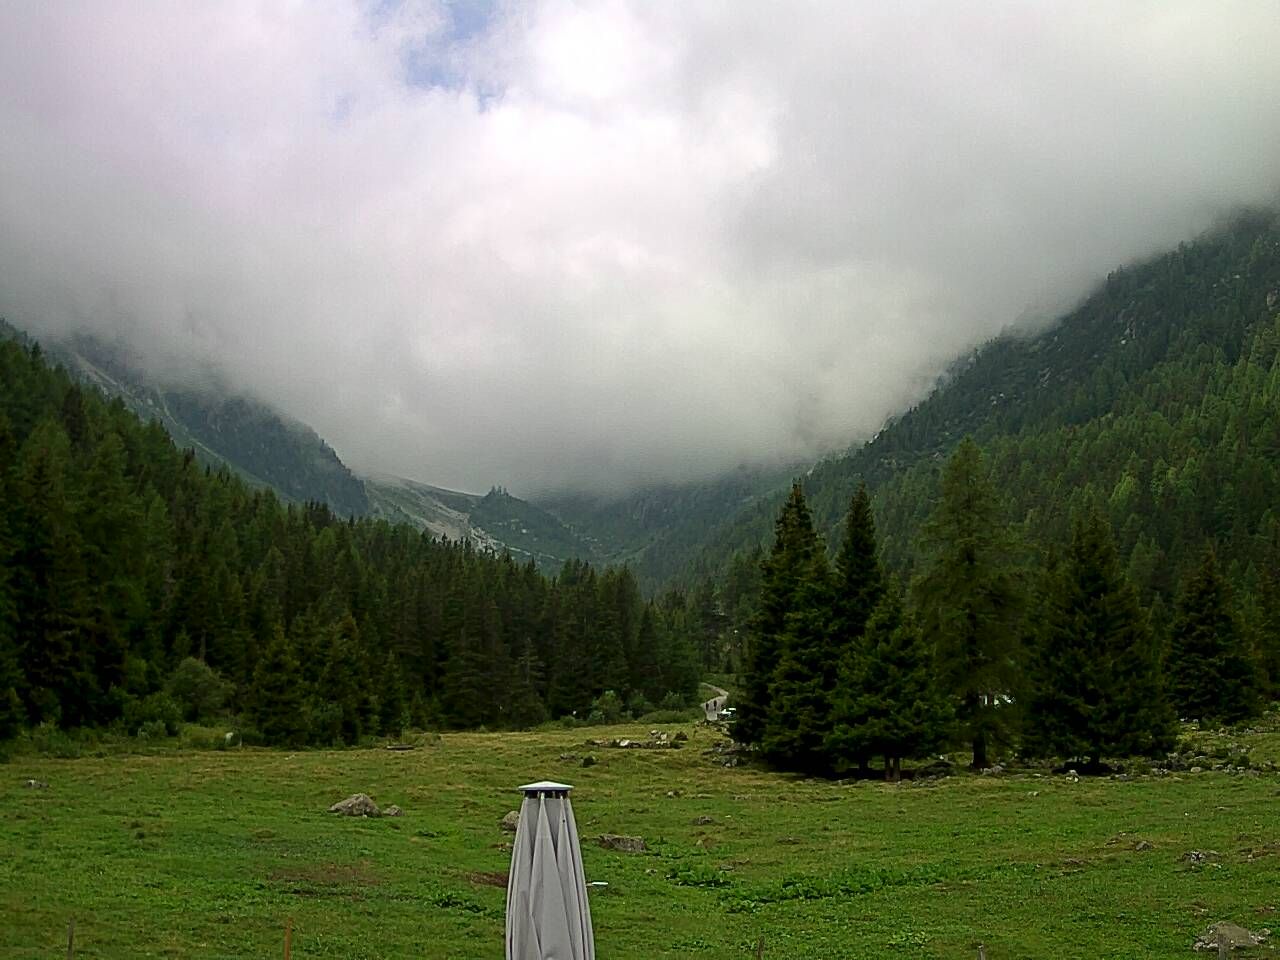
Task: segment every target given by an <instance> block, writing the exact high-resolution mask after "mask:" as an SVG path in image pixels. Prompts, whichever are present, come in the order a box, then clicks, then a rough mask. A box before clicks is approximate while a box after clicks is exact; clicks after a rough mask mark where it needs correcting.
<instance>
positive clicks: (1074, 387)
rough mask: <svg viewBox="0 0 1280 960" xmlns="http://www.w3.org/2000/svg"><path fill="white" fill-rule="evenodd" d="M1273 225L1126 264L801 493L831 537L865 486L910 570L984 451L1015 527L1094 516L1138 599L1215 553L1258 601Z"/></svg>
mask: <svg viewBox="0 0 1280 960" xmlns="http://www.w3.org/2000/svg"><path fill="white" fill-rule="evenodd" d="M1278 351H1280V230H1278V229H1277V226H1276V221H1275V218H1274V217H1272V216H1270V215H1254V216H1250V217H1247V218H1242V219H1240V220H1237V221H1236V222H1235V223H1233V224H1232V226H1231V227H1230V228H1228V229H1225V230H1222V231H1220V232H1217V233H1215V234H1213V235H1210V236H1206V237H1204V238H1201V239H1200V240H1197V241H1195V242H1193V243H1187V244H1184V245H1182V246H1180V247H1179V248H1178V249H1177V250H1174V251H1172V252H1170V253H1168V254H1166V255H1164V256H1161V257H1158V258H1156V259H1154V260H1152V261H1149V262H1147V263H1144V264H1141V265H1138V266H1133V267H1127V268H1124V269H1119V270H1117V271H1115V272H1114V273H1113V274H1112V275H1111V276H1110V277H1108V278H1107V281H1106V282H1105V283H1104V284H1103V285H1102V286H1101V287H1100V288H1099V289H1098V290H1097V291H1096V292H1094V293H1093V294H1092V295H1091V296H1090V297H1089V298H1088V299H1087V300H1086V301H1085V302H1084V303H1083V304H1082V305H1081V306H1080V307H1079V308H1077V309H1076V310H1074V311H1073V312H1071V313H1070V314H1068V315H1067V316H1066V317H1064V318H1063V319H1062V320H1061V321H1059V322H1058V323H1056V324H1054V325H1053V326H1052V327H1051V328H1050V329H1048V330H1047V331H1045V332H1043V333H1040V334H1038V335H1036V336H1032V337H1021V336H1013V335H1010V336H1007V337H1003V338H1001V339H999V340H997V341H995V342H992V343H990V344H988V345H987V346H985V347H983V348H982V349H980V350H978V351H976V353H975V354H974V355H973V356H971V357H969V358H967V359H965V360H964V361H962V362H960V363H958V364H957V365H956V366H955V368H954V369H953V371H952V372H951V373H950V375H949V376H948V377H947V378H946V379H945V381H944V382H943V383H942V384H940V385H939V387H938V388H937V389H936V391H935V392H934V393H933V395H932V396H930V397H929V398H928V399H927V400H925V401H924V402H922V403H921V404H919V405H918V406H917V407H915V408H914V409H912V410H911V411H909V412H907V413H905V414H904V415H903V416H901V417H900V418H898V419H897V420H896V421H894V422H892V423H890V424H888V425H886V427H885V428H884V429H883V430H882V431H881V432H880V433H879V434H878V435H877V436H876V437H875V439H874V440H872V441H871V442H870V443H868V444H866V445H865V446H864V447H862V448H860V449H858V450H857V451H854V452H853V453H851V454H850V455H848V456H845V457H841V458H835V459H832V460H828V461H824V462H823V463H820V464H818V465H817V466H815V467H814V468H813V469H812V470H811V471H810V472H809V473H808V474H807V475H806V476H805V477H804V487H805V491H806V494H807V497H808V502H809V504H810V506H811V508H812V510H813V513H814V516H815V521H816V523H817V526H818V528H819V530H820V531H822V532H823V533H824V534H825V535H827V538H828V541H829V542H830V541H831V540H832V539H833V537H832V534H833V531H834V530H835V527H836V524H837V522H838V519H839V517H840V516H841V514H842V513H843V511H844V509H845V507H846V505H847V503H848V498H849V496H850V495H851V492H852V491H853V490H854V489H855V488H856V486H857V484H858V482H860V481H865V482H866V483H867V485H868V487H869V488H870V490H871V492H872V499H873V503H874V507H875V513H876V517H877V521H878V524H879V529H880V531H881V535H882V537H883V543H884V551H885V557H886V559H887V561H888V563H889V565H890V566H891V567H892V568H894V569H896V570H898V571H900V572H903V573H906V574H910V572H911V571H912V570H913V568H914V567H915V565H916V562H917V550H916V547H917V538H918V534H919V531H920V528H921V525H922V524H923V522H924V520H925V518H926V517H927V516H928V514H929V511H930V508H931V505H932V504H933V503H934V502H935V500H936V498H937V496H938V477H939V471H940V465H941V462H942V460H943V459H944V458H945V457H946V456H947V455H948V454H949V453H950V452H951V451H952V450H953V449H954V448H955V446H956V445H957V444H958V443H959V441H960V440H961V439H962V438H963V437H964V436H966V435H969V436H972V437H973V438H974V439H975V440H976V441H977V443H978V444H979V446H980V447H982V448H983V450H984V452H985V455H986V457H987V460H988V462H989V463H990V464H991V469H992V477H993V479H994V481H995V484H996V489H997V490H998V492H999V494H1000V496H1001V497H1002V498H1004V499H1005V501H1006V503H1005V506H1006V508H1007V511H1008V516H1009V517H1010V518H1011V519H1012V520H1013V521H1015V523H1016V524H1017V526H1018V527H1019V528H1020V530H1021V532H1022V533H1023V534H1024V535H1025V538H1026V540H1027V541H1028V542H1030V543H1031V544H1041V545H1047V544H1059V545H1061V544H1064V543H1065V542H1066V540H1067V539H1068V535H1069V530H1070V517H1071V515H1072V513H1073V511H1074V510H1075V509H1076V508H1078V507H1080V506H1081V505H1083V504H1084V503H1086V502H1089V501H1096V502H1098V503H1099V504H1101V506H1102V509H1103V510H1104V512H1105V514H1106V519H1107V520H1108V521H1109V522H1110V524H1111V526H1112V527H1113V528H1114V529H1115V531H1116V535H1117V538H1118V541H1119V549H1120V552H1121V557H1122V560H1123V562H1124V565H1125V567H1126V569H1127V570H1129V571H1130V573H1131V574H1132V576H1133V578H1134V580H1135V582H1136V583H1137V585H1138V586H1139V588H1140V590H1141V592H1142V594H1143V597H1144V599H1145V600H1146V601H1147V602H1152V601H1154V600H1156V599H1157V598H1160V602H1161V605H1167V602H1168V598H1169V596H1170V595H1171V591H1172V589H1173V585H1174V584H1175V583H1176V582H1177V579H1178V577H1179V576H1180V574H1181V573H1183V572H1184V571H1185V570H1187V569H1188V568H1189V567H1191V566H1194V565H1195V564H1196V563H1197V562H1198V559H1199V551H1200V549H1201V547H1202V546H1203V544H1204V543H1205V542H1206V541H1212V542H1215V543H1217V544H1218V547H1219V550H1220V555H1221V559H1222V562H1223V564H1224V566H1225V567H1226V569H1228V571H1229V572H1230V577H1231V579H1232V580H1233V581H1234V582H1238V583H1241V585H1243V586H1245V587H1247V588H1248V594H1249V595H1250V596H1253V597H1257V598H1261V597H1262V596H1263V595H1264V594H1263V593H1261V592H1259V591H1262V590H1263V587H1264V585H1263V584H1262V583H1261V581H1260V579H1259V578H1260V577H1261V573H1260V570H1261V566H1260V563H1259V561H1260V559H1261V558H1262V557H1263V556H1264V555H1268V556H1269V555H1274V553H1275V551H1277V550H1278V549H1280V529H1278V528H1277V523H1278V518H1280V515H1278V514H1277V512H1276V509H1275V505H1276V504H1277V503H1280V359H1278V356H1280V353H1278ZM783 496H784V492H782V491H780V492H778V493H776V494H775V495H773V496H770V497H764V498H760V499H758V500H757V501H755V502H754V503H753V505H752V506H751V507H750V508H748V509H747V510H746V511H745V512H742V513H739V514H738V515H736V516H734V517H732V518H731V519H729V520H728V521H726V522H724V523H723V524H721V525H720V527H719V528H718V529H717V531H716V532H715V533H714V534H713V535H712V536H711V537H709V538H708V540H707V541H706V542H705V543H704V544H703V546H702V547H701V549H700V551H699V552H698V554H697V556H696V557H694V558H692V559H691V560H690V561H689V564H688V566H687V567H686V576H690V577H696V576H699V575H705V574H707V573H720V572H723V571H724V570H725V565H726V560H727V558H728V557H730V556H731V555H733V554H734V553H735V552H742V551H750V550H753V549H755V548H756V547H757V546H759V545H761V544H763V543H764V542H765V541H766V540H767V538H768V534H769V529H770V525H771V524H772V522H773V517H774V515H775V514H776V512H777V509H778V506H779V504H780V503H781V502H782V499H783Z"/></svg>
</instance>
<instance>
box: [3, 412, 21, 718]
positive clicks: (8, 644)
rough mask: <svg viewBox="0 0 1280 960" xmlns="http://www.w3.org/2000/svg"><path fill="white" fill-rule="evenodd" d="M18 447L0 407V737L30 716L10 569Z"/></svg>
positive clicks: (12, 553)
mask: <svg viewBox="0 0 1280 960" xmlns="http://www.w3.org/2000/svg"><path fill="white" fill-rule="evenodd" d="M16 449H17V445H16V444H15V443H14V442H13V434H12V431H11V430H10V427H9V420H8V418H7V417H6V416H5V415H4V412H3V411H0V741H4V740H8V739H10V738H11V737H13V736H15V735H16V734H17V732H18V730H19V729H21V727H22V726H23V724H24V723H25V722H26V719H27V716H26V710H25V709H24V708H23V705H22V699H21V697H20V696H19V693H18V691H19V688H21V687H22V685H23V676H22V670H21V669H20V667H19V663H18V633H17V629H18V611H17V606H16V604H15V603H14V595H13V594H14V591H13V578H12V573H11V569H10V564H11V563H12V562H13V556H14V553H15V552H16V551H15V547H14V543H13V539H12V538H11V536H10V534H9V510H10V505H11V504H12V499H11V497H12V490H11V486H10V480H9V474H10V464H11V463H12V462H13V457H14V454H15V453H16Z"/></svg>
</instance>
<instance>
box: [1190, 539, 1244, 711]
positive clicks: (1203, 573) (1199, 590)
mask: <svg viewBox="0 0 1280 960" xmlns="http://www.w3.org/2000/svg"><path fill="white" fill-rule="evenodd" d="M1168 675H1169V694H1170V697H1171V699H1172V700H1173V703H1174V706H1175V707H1176V708H1177V710H1178V713H1179V714H1180V715H1181V716H1184V717H1194V718H1195V719H1197V720H1203V721H1206V722H1211V723H1213V722H1220V723H1236V722H1238V721H1240V720H1246V719H1248V718H1250V717H1254V716H1257V714H1258V712H1259V709H1260V707H1261V702H1260V699H1259V696H1258V687H1259V678H1258V669H1257V666H1256V664H1255V663H1254V660H1253V658H1252V656H1251V655H1250V651H1249V649H1248V647H1247V645H1246V643H1245V639H1244V633H1243V631H1242V630H1241V628H1240V624H1239V622H1238V621H1237V618H1236V615H1235V612H1234V611H1233V610H1232V608H1231V593H1230V587H1229V586H1228V585H1227V582H1226V580H1224V579H1223V577H1222V574H1221V573H1220V572H1219V570H1218V559H1217V555H1216V553H1215V551H1214V550H1213V548H1212V547H1208V548H1206V549H1205V552H1204V556H1203V557H1202V559H1201V561H1200V565H1199V567H1197V568H1196V569H1195V570H1194V571H1192V572H1191V573H1190V575H1189V576H1187V578H1186V579H1185V580H1184V581H1183V584H1182V589H1181V591H1180V593H1179V595H1178V599H1177V604H1176V615H1175V618H1174V621H1173V629H1172V632H1171V636H1170V649H1169V661H1168Z"/></svg>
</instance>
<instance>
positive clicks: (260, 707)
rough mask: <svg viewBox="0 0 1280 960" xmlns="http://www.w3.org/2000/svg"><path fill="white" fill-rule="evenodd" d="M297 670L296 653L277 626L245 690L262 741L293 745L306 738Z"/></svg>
mask: <svg viewBox="0 0 1280 960" xmlns="http://www.w3.org/2000/svg"><path fill="white" fill-rule="evenodd" d="M300 672H301V668H300V666H299V664H298V657H297V655H296V654H295V653H294V651H293V648H292V646H291V645H290V643H289V641H288V639H287V638H286V637H285V634H284V630H283V629H282V628H280V627H278V626H277V627H276V629H275V633H274V634H273V635H272V637H271V640H270V642H269V643H268V644H267V648H266V650H264V651H263V653H262V656H261V658H259V660H258V666H257V668H256V669H255V670H254V672H253V686H252V687H251V689H250V694H249V703H250V705H251V706H250V716H251V717H252V718H253V723H254V726H256V727H257V728H258V731H259V732H260V733H261V734H262V739H263V740H264V741H265V742H266V743H269V744H278V745H281V746H290V747H296V746H300V745H301V744H302V743H304V742H305V741H306V737H307V718H306V716H305V715H304V713H303V705H304V703H305V702H306V689H305V686H304V684H303V683H302V679H301V676H300Z"/></svg>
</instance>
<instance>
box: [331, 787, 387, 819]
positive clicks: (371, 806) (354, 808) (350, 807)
mask: <svg viewBox="0 0 1280 960" xmlns="http://www.w3.org/2000/svg"><path fill="white" fill-rule="evenodd" d="M329 812H330V813H340V814H342V815H343V816H346V817H378V816H381V815H382V811H380V810H379V809H378V805H377V804H376V803H374V802H373V799H372V798H371V797H370V796H369V795H368V794H367V793H353V794H352V795H351V796H349V797H347V799H345V800H339V801H338V802H337V803H335V804H334V805H333V806H332V807H330V808H329Z"/></svg>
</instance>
